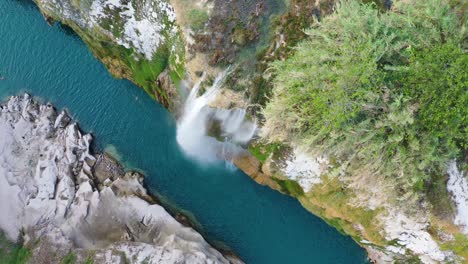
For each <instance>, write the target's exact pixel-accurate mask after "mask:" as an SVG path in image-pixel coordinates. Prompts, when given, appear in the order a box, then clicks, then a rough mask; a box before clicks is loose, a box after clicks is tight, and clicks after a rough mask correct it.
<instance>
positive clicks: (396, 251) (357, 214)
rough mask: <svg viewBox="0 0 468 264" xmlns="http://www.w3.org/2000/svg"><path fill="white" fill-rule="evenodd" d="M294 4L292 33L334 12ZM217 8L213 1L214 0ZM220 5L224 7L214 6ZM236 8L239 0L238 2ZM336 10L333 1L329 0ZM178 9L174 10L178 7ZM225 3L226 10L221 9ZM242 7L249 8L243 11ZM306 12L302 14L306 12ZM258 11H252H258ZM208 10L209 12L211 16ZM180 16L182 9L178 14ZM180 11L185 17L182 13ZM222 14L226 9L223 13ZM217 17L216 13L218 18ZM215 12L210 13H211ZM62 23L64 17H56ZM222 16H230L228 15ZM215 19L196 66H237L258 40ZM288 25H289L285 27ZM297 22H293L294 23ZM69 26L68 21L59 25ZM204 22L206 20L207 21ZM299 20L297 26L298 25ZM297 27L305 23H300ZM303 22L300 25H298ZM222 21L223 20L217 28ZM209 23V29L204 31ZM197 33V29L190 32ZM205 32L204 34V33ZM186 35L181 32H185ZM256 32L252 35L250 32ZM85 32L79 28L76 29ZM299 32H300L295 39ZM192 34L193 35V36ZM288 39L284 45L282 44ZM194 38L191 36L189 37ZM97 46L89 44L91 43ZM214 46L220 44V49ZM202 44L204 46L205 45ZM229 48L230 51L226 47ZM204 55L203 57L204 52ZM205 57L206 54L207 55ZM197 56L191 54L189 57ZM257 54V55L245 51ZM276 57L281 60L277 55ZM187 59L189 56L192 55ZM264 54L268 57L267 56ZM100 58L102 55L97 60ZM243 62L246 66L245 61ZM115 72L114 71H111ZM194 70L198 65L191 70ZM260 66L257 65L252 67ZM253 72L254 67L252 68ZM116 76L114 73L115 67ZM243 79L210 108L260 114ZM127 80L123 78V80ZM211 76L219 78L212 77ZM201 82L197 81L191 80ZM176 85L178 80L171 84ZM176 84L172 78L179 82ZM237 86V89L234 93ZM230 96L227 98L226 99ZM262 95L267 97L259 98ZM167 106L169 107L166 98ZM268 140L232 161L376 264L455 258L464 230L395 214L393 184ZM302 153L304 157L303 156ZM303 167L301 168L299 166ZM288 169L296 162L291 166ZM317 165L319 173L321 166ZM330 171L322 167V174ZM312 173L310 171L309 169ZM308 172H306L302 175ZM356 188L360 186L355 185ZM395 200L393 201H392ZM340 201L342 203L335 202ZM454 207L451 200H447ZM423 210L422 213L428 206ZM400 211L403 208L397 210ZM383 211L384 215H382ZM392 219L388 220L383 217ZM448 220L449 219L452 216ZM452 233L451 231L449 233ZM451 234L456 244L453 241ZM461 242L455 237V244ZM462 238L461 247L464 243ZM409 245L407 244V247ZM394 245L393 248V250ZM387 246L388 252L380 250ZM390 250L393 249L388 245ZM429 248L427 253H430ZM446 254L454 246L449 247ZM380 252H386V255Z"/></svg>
mask: <svg viewBox="0 0 468 264" xmlns="http://www.w3.org/2000/svg"><path fill="white" fill-rule="evenodd" d="M296 2H297V3H296V4H299V5H298V6H299V7H300V8H292V9H290V13H287V14H286V15H285V19H284V20H280V21H283V24H281V23H280V24H281V25H282V26H284V29H291V28H288V27H289V26H293V28H292V32H294V31H300V30H298V29H297V28H296V29H294V26H297V25H296V24H294V23H291V24H290V23H289V21H290V20H288V19H287V18H288V17H289V18H291V17H294V16H295V15H297V17H302V16H301V14H304V13H306V12H305V11H307V12H309V11H310V12H312V11H314V10H315V13H314V14H316V16H317V17H318V16H321V15H326V14H327V12H330V10H332V8H330V5H327V4H330V3H326V2H327V1H325V3H324V2H320V3H319V4H320V5H317V4H315V5H310V6H309V5H307V4H306V5H302V4H300V3H301V1H296ZM215 4H216V3H215ZM217 4H218V5H221V3H217ZM258 4H259V5H248V6H240V7H239V6H235V8H237V9H239V8H240V10H242V11H243V12H245V14H250V12H249V11H246V9H247V10H249V8H250V9H252V11H259V12H260V13H261V12H262V10H263V9H262V3H260V2H259V3H258ZM234 5H235V3H234ZM331 5H332V3H331ZM174 6H176V7H177V5H174ZM221 6H222V5H221ZM229 8H231V7H224V8H221V9H214V10H221V11H222V10H226V9H229ZM243 8H244V9H243ZM301 8H303V9H301ZM195 9H197V10H199V11H200V10H201V11H206V10H208V11H209V10H210V5H206V6H204V5H203V3H201V6H198V7H196V8H195ZM254 9H255V10H254ZM208 11H206V12H207V13H208V14H210V13H209V12H208ZM175 13H178V10H176V11H175ZM181 13H183V12H181ZM220 13H222V12H220ZM220 13H215V14H217V15H220ZM260 13H258V12H254V14H255V15H254V16H253V17H254V18H255V17H259V14H260ZM210 15H211V14H210ZM57 18H58V19H59V20H60V16H58V17H57ZM220 18H221V19H223V16H222V15H220ZM224 19H227V18H225V17H224ZM216 21H219V20H213V24H211V23H205V24H203V23H201V24H202V26H201V27H202V28H201V29H197V30H198V31H199V33H200V34H195V36H198V37H197V38H195V40H197V39H198V42H197V41H195V45H196V44H197V43H198V44H199V46H198V48H197V47H194V50H195V51H196V53H195V55H194V58H195V61H198V63H197V65H200V64H201V65H203V64H204V63H209V64H213V66H216V64H217V63H218V62H220V61H221V62H222V61H227V62H229V63H232V62H235V58H236V56H237V55H234V54H237V52H238V51H239V50H242V49H243V48H242V47H243V45H245V44H246V43H249V41H255V40H256V39H257V38H258V37H259V36H249V35H248V34H244V33H243V32H244V31H243V30H242V27H241V28H240V29H239V30H234V31H231V30H232V29H233V28H235V26H236V24H239V22H234V23H233V25H230V24H228V25H227V26H225V27H216ZM252 21H254V20H250V19H249V18H245V20H244V21H242V25H244V26H246V27H247V28H250V27H252V26H253V28H256V26H255V25H256V24H255V22H252ZM284 21H286V22H284ZM293 21H295V20H293ZM62 22H64V23H67V21H62ZM205 22H206V21H205ZM298 23H299V22H298ZM300 23H307V21H306V22H303V21H300ZM300 23H299V25H301V24H300ZM218 24H219V23H218ZM207 25H208V26H207ZM192 30H193V29H192ZM204 30H207V32H204ZM214 30H216V32H218V31H219V32H220V34H218V35H219V36H220V37H219V39H218V41H217V42H215V43H214V44H213V43H212V44H213V45H215V46H216V45H222V46H223V48H220V49H210V50H209V52H208V58H211V59H209V60H208V59H206V60H201V61H202V62H200V60H199V59H196V58H200V56H199V55H197V54H199V53H200V50H201V51H203V47H204V44H203V43H204V42H205V40H206V38H204V37H203V36H206V35H208V36H209V35H210V34H211V33H213V32H215V31H214ZM186 31H187V30H184V32H186ZM225 31H226V32H235V34H233V35H230V34H227V35H226V34H223V33H222V32H225ZM252 31H254V30H252ZM77 32H78V34H80V31H79V30H78V31H77ZM298 35H301V34H298ZM189 36H190V35H189ZM285 38H286V40H285ZM187 39H189V38H187ZM273 39H274V40H275V41H273V43H272V44H271V45H272V46H270V47H271V49H270V50H269V53H268V54H267V55H268V56H269V55H271V56H272V57H275V58H276V56H280V57H281V56H287V46H288V44H291V43H293V42H294V39H293V41H288V36H287V35H285V34H284V32H281V31H280V32H276V34H275V37H274V38H273ZM226 40H236V41H231V42H229V41H227V42H228V43H234V44H232V45H227V46H226V45H225V44H226V43H227V42H226ZM91 42H92V41H91ZM216 43H217V44H216ZM200 45H201V46H200ZM225 46H226V49H224V47H225ZM202 53H203V52H202ZM205 53H206V52H205ZM189 54H193V53H189ZM248 54H250V55H252V54H253V53H248ZM274 54H276V55H274ZM188 56H189V55H187V57H188ZM268 56H266V57H268ZM98 57H99V56H98ZM187 63H188V64H190V62H189V60H188V59H187ZM241 65H242V64H241ZM111 68H112V67H111ZM194 68H196V67H194ZM254 68H255V67H254ZM247 69H252V68H247ZM111 72H112V70H111ZM190 75H191V76H198V74H197V73H196V72H193V73H190ZM233 76H239V74H233ZM240 76H241V78H234V79H229V80H228V81H227V83H228V84H227V86H230V87H231V88H232V87H234V88H235V89H230V90H226V92H225V93H224V95H221V96H220V98H221V99H220V100H218V102H217V103H213V104H212V105H211V106H212V107H214V108H217V107H220V108H226V107H227V108H231V107H236V106H237V107H239V106H241V107H243V108H249V107H250V110H251V112H253V113H254V114H255V109H256V108H255V106H251V103H256V102H258V101H261V100H258V98H257V97H258V96H259V95H260V94H261V93H252V90H250V89H247V90H243V89H241V88H240V87H239V86H238V84H244V87H245V86H247V87H249V86H251V87H254V89H257V92H259V91H262V89H260V88H262V86H261V85H259V83H258V82H260V83H263V81H262V80H261V79H256V78H248V80H250V81H252V80H257V82H250V81H249V82H243V81H244V80H245V79H243V78H242V76H243V75H242V74H240ZM124 77H125V76H124ZM212 77H213V78H214V76H212ZM194 78H196V77H194ZM173 81H174V80H173ZM174 82H175V81H174ZM236 89H238V90H236ZM226 94H227V95H226ZM223 97H226V98H227V97H234V98H237V99H236V100H234V102H229V101H228V100H222V99H223ZM260 97H262V96H260ZM252 98H256V99H255V100H251V99H252ZM162 103H164V102H163V101H162ZM264 139H266V142H265V141H262V140H261V139H259V140H258V141H257V142H256V144H254V145H251V147H250V149H249V150H250V153H249V152H245V155H242V156H238V157H237V158H236V159H234V163H235V164H236V165H237V166H238V167H239V168H240V169H242V170H243V171H245V172H246V173H247V174H248V175H250V176H251V177H253V178H254V179H256V180H257V182H259V183H262V184H267V185H268V186H270V187H272V188H274V189H276V190H280V191H282V192H283V193H286V194H289V195H291V196H293V197H295V198H298V199H299V200H300V201H301V203H302V204H303V205H304V206H305V207H306V208H307V209H308V210H310V211H312V212H313V213H314V214H316V215H318V216H321V217H322V218H324V219H326V220H327V221H328V223H330V224H331V225H333V226H335V227H336V228H337V229H338V230H341V231H343V232H344V233H346V234H349V235H351V236H352V237H353V238H354V239H355V241H356V242H358V243H360V245H362V246H363V247H365V248H366V249H367V250H368V252H369V253H370V255H371V256H374V257H373V258H374V259H375V260H376V261H379V262H385V261H391V260H393V259H399V258H402V259H403V260H407V259H408V258H412V257H413V255H412V254H414V255H415V256H416V258H417V256H420V257H421V259H422V260H423V261H427V262H431V261H441V260H444V259H451V257H452V256H451V254H450V253H444V252H442V251H445V250H444V249H441V248H440V245H450V244H453V243H465V242H463V241H464V240H463V237H462V238H461V240H460V239H459V238H458V236H454V235H455V234H458V233H459V229H458V227H456V226H453V225H451V224H450V223H451V222H450V221H448V224H446V222H442V224H441V225H440V226H442V227H444V226H447V227H446V228H442V229H441V230H439V229H437V230H436V231H434V230H430V229H429V225H428V223H429V222H428V219H431V218H432V215H419V214H415V213H414V212H404V213H403V216H401V214H400V213H401V210H397V212H394V211H392V210H393V209H395V208H398V206H397V205H396V204H393V203H386V202H384V203H383V204H382V202H383V201H386V200H387V199H388V196H386V195H387V194H389V193H388V192H385V188H387V187H389V186H392V184H393V183H392V182H386V181H378V183H377V184H376V185H377V186H378V187H379V189H378V190H377V191H376V190H372V189H371V188H370V187H374V185H372V186H370V185H369V184H368V183H369V182H370V181H369V179H366V178H361V179H360V181H358V180H356V181H354V180H353V181H338V182H337V181H336V180H333V179H328V178H326V175H325V174H326V173H324V172H325V171H326V170H325V169H327V167H328V166H331V167H333V166H335V168H336V167H339V166H337V164H336V162H334V161H333V160H331V161H329V162H328V164H327V163H325V164H324V165H323V166H320V164H319V163H320V162H318V161H319V160H321V161H323V160H324V159H323V157H311V156H308V155H306V154H301V151H300V150H297V151H296V148H295V147H293V146H282V144H281V142H279V143H274V144H273V146H272V145H271V143H269V142H268V141H269V139H268V138H267V137H265V138H264ZM298 153H299V154H298ZM298 163H299V165H298ZM288 164H292V165H291V166H290V167H289V169H288ZM294 164H296V165H298V166H299V167H303V166H302V165H301V164H305V169H304V170H301V169H299V170H298V169H295V168H294V167H295V165H294ZM316 168H319V169H316ZM324 168H325V169H324ZM311 171H312V172H311ZM304 174H306V175H304ZM351 186H354V187H355V189H353V188H350V187H351ZM337 194H340V196H339V197H336V196H337ZM381 194H382V195H381ZM368 197H374V198H375V199H372V200H371V201H372V204H371V205H369V204H364V203H363V202H362V201H363V200H366V199H367V198H368ZM392 197H393V196H392ZM447 197H448V196H447V195H445V196H444V198H445V200H447V199H446V198H447ZM337 200H338V203H336V201H337ZM449 203H450V201H449ZM421 208H423V210H424V208H425V205H423V206H422V207H421ZM421 208H416V211H419V210H421ZM390 209H391V210H390ZM400 209H401V208H400ZM380 210H383V212H385V214H382V211H380ZM384 216H390V217H384ZM447 217H448V218H450V215H448V216H447ZM431 221H433V222H439V223H440V221H439V220H437V219H436V220H431ZM392 222H396V223H399V224H398V225H397V226H388V228H387V229H386V231H385V233H387V234H385V233H384V234H382V232H381V231H382V230H384V229H385V228H386V226H387V225H386V224H385V223H392ZM405 222H416V223H418V225H417V228H416V229H415V230H410V229H411V228H410V227H408V226H407V225H406V224H405ZM447 230H449V231H447ZM410 231H411V232H413V231H414V232H413V234H414V235H412V237H417V238H418V239H422V241H423V244H420V243H419V242H420V241H416V242H415V243H413V242H414V241H413V242H407V239H406V238H401V239H399V240H400V242H401V243H399V245H398V246H404V248H407V249H408V250H409V251H408V252H406V251H405V250H403V251H402V250H401V249H400V248H398V247H397V248H394V246H395V245H393V244H394V240H395V239H397V238H400V235H401V234H403V233H405V232H406V233H407V232H410ZM433 233H437V234H439V233H440V235H437V237H438V238H433V236H434V235H433ZM451 236H453V239H452V238H451ZM447 237H448V238H449V239H448V240H446V241H439V238H447ZM457 239H458V240H457ZM460 241H461V242H460ZM408 245H409V246H408ZM392 246H393V247H392ZM382 247H383V248H385V249H384V250H382ZM386 247H388V248H386ZM423 248H427V249H430V250H429V251H427V250H426V249H423ZM449 249H451V248H450V246H449ZM382 252H383V255H381V254H382ZM406 254H410V255H411V256H408V258H407V256H405V255H406Z"/></svg>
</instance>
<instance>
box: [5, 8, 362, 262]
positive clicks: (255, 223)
mask: <svg viewBox="0 0 468 264" xmlns="http://www.w3.org/2000/svg"><path fill="white" fill-rule="evenodd" d="M0 75H2V76H5V77H6V78H7V79H6V80H3V81H0V99H2V100H4V99H6V98H7V97H8V96H10V95H16V94H19V93H21V92H28V93H31V94H32V95H34V96H37V97H39V98H42V99H43V100H46V101H50V102H52V103H53V104H54V105H55V106H57V107H58V108H63V107H66V108H68V109H69V111H70V112H71V113H72V115H73V116H74V118H75V119H76V120H78V122H79V123H80V126H81V128H82V129H83V130H85V131H88V132H92V133H93V134H94V135H95V136H96V142H95V143H96V147H97V148H99V149H103V148H105V147H106V146H109V145H112V146H114V147H115V148H116V149H117V151H118V152H119V154H120V155H121V156H122V157H123V160H124V162H125V163H127V164H129V165H130V166H132V167H135V168H140V169H141V170H143V171H144V172H145V174H146V175H147V183H148V185H149V186H150V187H151V188H153V189H154V190H157V191H158V192H159V193H161V194H162V195H164V196H165V197H167V198H168V199H169V200H171V201H172V202H174V203H176V204H177V205H178V206H179V207H181V208H184V209H186V210H189V211H191V212H192V213H193V214H194V215H195V216H196V217H197V220H198V221H199V222H200V223H201V225H202V226H203V228H204V232H205V233H206V235H207V237H208V238H209V239H210V240H213V241H214V240H220V241H223V242H224V243H226V244H227V245H228V246H229V247H231V248H232V249H233V250H234V251H235V252H236V253H237V254H239V255H240V256H241V258H242V259H243V260H245V261H246V262H247V263H255V264H256V263H260V264H261V263H265V264H274V263H346V264H349V263H364V262H365V253H364V251H363V250H362V249H361V248H360V247H359V246H358V245H357V244H356V243H354V242H353V241H352V240H351V239H350V238H349V237H345V236H342V235H340V234H339V233H338V232H337V231H336V230H334V229H333V228H331V227H329V226H327V225H326V224H325V223H324V222H323V221H321V220H320V219H318V218H317V217H315V216H313V215H312V214H310V213H308V212H307V211H306V210H305V209H303V208H302V207H301V206H300V204H299V203H298V202H297V201H296V200H294V199H292V198H290V197H287V196H284V195H281V194H279V193H277V192H275V191H272V190H270V189H269V188H267V187H263V186H260V185H258V184H256V183H254V182H253V181H252V180H251V179H250V178H249V177H248V176H246V175H245V174H243V173H242V172H240V171H229V170H227V169H226V168H225V167H224V166H223V165H219V166H211V167H205V168H203V167H200V166H199V165H197V164H196V163H195V162H192V161H190V160H188V159H186V158H185V157H184V155H183V154H182V153H181V151H180V150H179V148H178V146H177V143H176V140H175V129H176V124H175V121H174V120H173V118H172V117H171V115H170V114H169V113H168V112H167V111H166V110H165V109H164V108H163V107H161V106H160V105H159V104H158V103H156V102H154V101H152V100H151V99H150V98H149V97H148V96H147V95H146V94H145V93H144V92H143V90H142V89H139V88H138V87H136V86H135V85H133V84H131V83H130V82H128V81H125V80H116V79H114V78H112V77H111V76H110V75H109V74H108V72H107V71H106V69H105V68H104V67H103V65H102V64H101V63H100V62H99V61H97V60H96V59H95V58H94V57H93V56H92V54H91V53H90V52H89V50H88V49H87V47H86V45H85V44H83V42H82V41H81V40H80V39H79V38H78V37H77V36H75V35H73V34H72V33H70V32H69V31H67V30H65V29H64V28H62V27H61V26H59V25H55V26H53V27H50V26H48V25H47V24H46V22H45V21H44V19H43V18H42V16H41V14H40V12H39V10H38V9H37V8H36V7H35V6H34V5H33V4H32V2H31V1H30V0H0Z"/></svg>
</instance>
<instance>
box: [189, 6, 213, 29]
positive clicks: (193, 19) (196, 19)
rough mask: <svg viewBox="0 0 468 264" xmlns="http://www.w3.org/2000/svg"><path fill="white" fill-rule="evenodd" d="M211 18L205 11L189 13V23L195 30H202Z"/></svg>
mask: <svg viewBox="0 0 468 264" xmlns="http://www.w3.org/2000/svg"><path fill="white" fill-rule="evenodd" d="M208 19H209V16H208V13H207V12H206V11H205V10H200V9H192V10H190V11H189V13H188V21H189V23H190V26H191V27H192V29H194V30H201V29H203V27H204V26H205V23H206V22H208Z"/></svg>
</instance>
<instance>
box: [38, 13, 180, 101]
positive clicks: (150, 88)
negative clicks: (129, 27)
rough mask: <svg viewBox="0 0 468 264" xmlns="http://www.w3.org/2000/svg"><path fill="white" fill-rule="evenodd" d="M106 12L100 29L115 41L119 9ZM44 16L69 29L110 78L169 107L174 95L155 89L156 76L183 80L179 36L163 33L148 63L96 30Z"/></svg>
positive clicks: (141, 55)
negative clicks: (131, 85) (125, 82)
mask: <svg viewBox="0 0 468 264" xmlns="http://www.w3.org/2000/svg"><path fill="white" fill-rule="evenodd" d="M106 12H109V14H110V16H109V17H111V18H114V19H110V20H106V19H104V21H103V22H102V25H101V26H102V27H103V29H106V30H109V31H111V32H112V34H113V35H114V37H115V38H118V37H120V34H121V32H122V30H123V21H121V17H120V15H119V10H118V9H115V10H107V11H106ZM47 15H49V16H51V17H52V18H53V19H54V20H56V21H61V22H62V23H63V24H65V25H67V26H69V27H71V28H72V29H73V31H75V32H76V33H77V34H78V35H79V36H80V37H81V38H82V39H83V41H84V42H85V43H86V44H87V45H88V47H89V48H90V49H91V51H92V52H93V54H94V55H95V56H96V57H97V58H98V59H100V60H101V61H102V62H103V63H104V64H105V65H106V67H107V69H108V70H109V72H110V73H111V74H112V75H113V76H114V77H116V78H126V79H128V80H131V81H132V82H134V83H135V84H137V85H138V86H140V87H142V88H143V89H144V90H145V91H146V92H147V93H148V94H149V95H150V96H151V97H152V98H154V99H156V100H158V101H159V102H160V103H161V104H163V105H165V106H166V107H168V108H171V107H172V103H173V100H172V99H173V98H170V96H174V94H168V91H164V90H163V89H162V87H159V84H158V81H157V80H158V77H159V74H160V73H162V72H163V71H164V70H165V69H168V70H169V76H170V77H171V79H172V81H173V82H174V83H175V84H176V85H177V84H178V83H179V81H180V80H181V79H182V78H183V77H184V74H185V68H184V63H185V61H184V58H185V46H184V42H183V40H182V39H181V35H180V34H179V33H177V34H173V33H171V32H167V31H163V32H162V34H163V35H164V40H165V41H164V43H162V44H161V45H160V46H159V48H158V50H157V51H156V52H155V53H154V54H153V57H152V59H151V60H149V59H147V58H146V57H145V56H144V55H143V54H140V53H138V52H136V51H135V50H134V49H132V48H125V47H123V46H122V45H119V44H117V43H116V42H115V40H114V39H112V38H111V37H109V36H108V35H107V34H106V33H103V32H101V29H99V27H95V28H93V29H91V30H88V29H87V30H84V29H82V28H81V27H80V26H78V25H77V24H76V23H75V22H74V21H72V20H63V18H61V17H59V16H57V15H56V14H53V13H49V12H47ZM163 22H164V23H165V24H166V25H169V24H170V23H171V22H169V21H168V19H167V18H165V20H164V21H163ZM171 92H172V93H174V92H176V91H171Z"/></svg>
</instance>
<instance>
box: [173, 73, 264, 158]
mask: <svg viewBox="0 0 468 264" xmlns="http://www.w3.org/2000/svg"><path fill="white" fill-rule="evenodd" d="M228 71H229V69H228V70H225V71H223V72H222V73H220V74H219V75H218V76H217V77H216V79H215V80H214V82H213V85H212V86H211V87H210V88H209V89H207V90H206V91H205V93H204V94H202V95H201V96H198V93H199V91H200V87H201V84H202V82H203V80H204V79H205V74H203V76H202V77H201V78H200V80H199V81H198V82H197V83H196V84H195V85H194V86H193V88H192V90H191V91H190V93H189V95H188V97H187V100H186V101H185V104H184V108H183V114H182V116H181V118H180V119H179V122H178V124H177V143H178V144H179V146H180V147H181V148H182V150H183V151H184V152H185V153H186V154H187V155H188V156H189V157H191V158H193V159H196V160H198V161H201V162H205V163H206V162H215V161H219V160H226V161H231V160H232V158H233V157H234V156H235V155H237V154H239V153H240V152H241V151H243V148H242V147H243V146H245V145H246V144H247V143H248V142H249V141H250V140H251V139H252V137H253V136H254V135H255V132H256V130H257V126H256V124H255V122H254V121H249V120H247V119H246V111H245V110H244V109H239V108H235V109H230V110H227V109H217V108H212V107H209V106H208V104H209V103H210V102H212V101H213V100H214V99H216V96H217V95H218V92H219V90H220V88H221V86H222V84H223V82H224V79H225V78H226V75H227V74H228ZM214 124H216V125H218V126H219V131H217V138H218V139H217V138H215V137H212V136H210V135H209V127H210V126H213V125H214Z"/></svg>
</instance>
